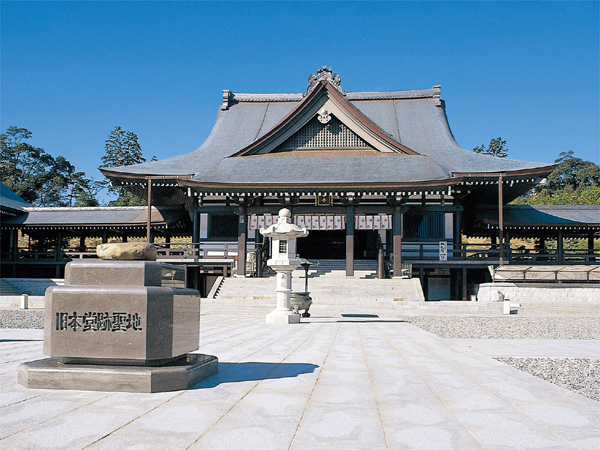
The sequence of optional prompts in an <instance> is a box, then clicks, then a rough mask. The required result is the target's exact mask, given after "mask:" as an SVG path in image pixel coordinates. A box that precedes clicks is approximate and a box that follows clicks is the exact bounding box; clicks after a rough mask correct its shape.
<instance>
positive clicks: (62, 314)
mask: <svg viewBox="0 0 600 450" xmlns="http://www.w3.org/2000/svg"><path fill="white" fill-rule="evenodd" d="M109 245H111V246H116V247H117V248H110V247H109V248H107V247H106V244H105V245H104V246H102V248H99V249H98V254H99V256H101V258H104V259H101V260H78V261H72V262H69V263H68V264H67V266H66V267H65V284H64V286H52V287H50V288H48V289H47V290H46V299H45V301H46V304H45V318H44V353H45V354H46V355H48V356H51V358H48V359H43V360H39V361H32V362H27V363H23V364H21V365H20V366H19V384H21V385H22V386H25V387H27V388H32V389H78V390H92V391H121V392H163V391H173V390H180V389H187V388H188V387H191V386H193V385H195V384H197V383H198V382H200V381H202V380H204V379H206V378H208V377H210V376H212V375H214V374H216V373H217V370H218V360H217V358H216V357H215V356H210V355H202V354H195V353H190V352H193V351H196V350H198V346H199V340H200V294H199V292H198V291H196V290H194V289H186V288H185V286H184V273H183V268H181V267H177V266H173V265H171V264H165V263H160V262H157V261H154V260H153V259H156V251H155V249H154V250H153V249H152V248H149V247H148V248H141V247H144V246H150V247H153V246H151V244H139V243H135V246H134V247H132V248H131V249H127V248H126V247H127V245H128V244H109ZM129 247H131V244H129ZM132 255H133V256H132ZM135 255H137V256H135ZM133 258H138V259H137V260H135V259H133ZM139 258H144V259H139Z"/></svg>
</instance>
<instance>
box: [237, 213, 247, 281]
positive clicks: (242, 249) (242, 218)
mask: <svg viewBox="0 0 600 450" xmlns="http://www.w3.org/2000/svg"><path fill="white" fill-rule="evenodd" d="M247 225H248V222H247V220H246V207H245V206H241V207H240V212H239V220H238V277H245V276H246V245H247V244H248V229H247V228H248V226H247Z"/></svg>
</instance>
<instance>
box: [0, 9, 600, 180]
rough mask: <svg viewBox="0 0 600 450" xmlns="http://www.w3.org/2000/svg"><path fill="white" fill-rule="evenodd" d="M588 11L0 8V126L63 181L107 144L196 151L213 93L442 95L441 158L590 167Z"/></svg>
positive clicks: (161, 153)
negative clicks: (18, 131)
mask: <svg viewBox="0 0 600 450" xmlns="http://www.w3.org/2000/svg"><path fill="white" fill-rule="evenodd" d="M598 6H599V2H596V1H590V2H573V1H567V2H543V1H542V2H452V1H448V2H360V1H358V2H327V1H318V2H178V1H170V2H138V1H135V2H124V1H97V2H79V1H70V2H11V1H5V0H3V1H2V2H1V6H0V7H1V38H2V40H1V51H2V53H1V63H2V67H1V118H0V128H1V130H2V132H4V131H5V130H6V129H7V128H8V127H9V126H11V125H14V126H18V127H24V128H27V129H28V130H30V131H31V132H32V133H33V139H32V140H31V141H30V142H31V143H32V144H33V145H35V146H38V147H42V148H43V149H44V150H45V151H46V152H48V153H50V154H51V155H53V156H54V157H57V156H59V155H61V156H64V157H66V158H67V159H68V160H69V161H70V162H71V163H72V164H74V165H75V167H76V168H77V170H81V171H85V172H86V174H87V175H88V176H91V177H94V178H95V179H101V178H102V176H101V174H100V172H99V171H98V170H97V167H98V166H99V165H100V164H101V158H102V156H103V155H104V143H105V141H106V139H107V138H108V135H109V133H110V132H111V130H112V129H114V127H115V126H117V125H119V126H121V127H122V128H124V129H126V130H131V131H133V132H135V133H136V134H137V135H138V137H139V142H140V144H141V146H142V148H143V150H144V156H145V157H146V158H147V159H150V158H152V157H153V156H156V157H158V158H159V159H162V158H167V157H170V156H176V155H179V154H183V153H187V152H190V151H193V150H194V149H196V148H197V147H198V146H200V144H202V142H203V141H204V139H205V138H206V136H207V135H208V133H209V132H210V129H211V128H212V126H213V124H214V121H215V118H216V115H217V112H218V107H219V105H220V103H221V102H222V90H223V89H231V90H233V91H234V92H257V93H260V92H265V93H266V92H303V91H304V90H305V89H306V86H307V79H308V76H309V75H310V74H311V73H316V69H317V67H319V66H321V65H323V64H327V65H328V66H331V67H332V68H333V70H334V72H337V73H339V74H340V76H341V79H342V87H343V88H344V90H345V91H347V92H353V91H377V90H404V89H424V88H430V87H432V86H434V85H438V84H439V85H441V86H442V91H441V92H442V98H443V99H444V100H445V101H446V111H447V114H448V118H449V122H450V126H451V128H452V131H453V133H454V136H455V138H456V140H457V142H458V143H459V144H460V145H461V146H462V147H463V148H465V149H468V150H471V149H472V148H473V147H475V146H477V145H481V144H486V145H487V144H488V143H489V142H490V140H491V139H492V138H496V137H499V136H500V137H502V139H504V140H506V141H507V147H508V149H509V157H510V158H514V159H520V160H527V161H539V162H548V163H550V162H553V161H554V160H555V159H556V158H557V157H558V155H559V153H560V152H563V151H567V150H573V151H574V153H575V155H576V156H578V157H580V158H582V159H585V160H591V161H594V162H595V163H599V162H600V151H599V122H600V117H599V95H600V94H599V66H600V63H599V43H598V41H599V32H600V30H599V8H598Z"/></svg>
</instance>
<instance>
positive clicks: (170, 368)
mask: <svg viewBox="0 0 600 450" xmlns="http://www.w3.org/2000/svg"><path fill="white" fill-rule="evenodd" d="M217 372H218V359H217V357H216V356H211V355H202V354H195V353H189V354H187V356H185V357H184V358H181V359H180V360H178V361H176V362H174V363H171V364H168V365H165V366H159V367H150V366H125V365H110V364H63V363H61V362H59V361H58V360H57V359H56V358H47V359H40V360H38V361H30V362H26V363H23V364H21V365H19V384H20V385H21V386H24V387H26V388H29V389H73V390H82V391H111V392H146V393H150V392H166V391H179V390H184V389H188V388H190V387H192V386H194V385H196V384H198V383H199V382H201V381H203V380H205V379H207V378H209V377H211V376H213V375H215V374H216V373H217Z"/></svg>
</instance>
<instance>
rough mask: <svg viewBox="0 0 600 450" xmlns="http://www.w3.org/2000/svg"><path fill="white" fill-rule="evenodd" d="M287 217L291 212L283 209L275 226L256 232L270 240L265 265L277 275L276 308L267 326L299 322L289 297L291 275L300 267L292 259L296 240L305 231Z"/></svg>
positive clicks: (298, 315)
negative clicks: (268, 256) (267, 258)
mask: <svg viewBox="0 0 600 450" xmlns="http://www.w3.org/2000/svg"><path fill="white" fill-rule="evenodd" d="M291 217H292V213H291V211H290V210H289V209H286V208H283V209H282V210H280V211H279V218H278V219H277V223H275V224H273V225H271V226H270V227H268V228H261V229H260V234H262V235H263V236H266V237H270V238H271V259H269V260H268V261H267V264H268V265H269V267H271V268H272V269H273V270H275V272H277V289H275V292H277V308H276V309H274V310H273V311H271V312H270V313H269V314H267V323H279V324H288V323H299V322H300V314H298V313H294V311H293V310H292V308H290V293H291V292H292V272H293V271H294V269H296V268H298V267H300V264H301V260H300V259H299V258H298V257H297V255H296V239H298V238H302V237H305V236H308V230H307V229H306V228H300V227H298V226H297V225H295V224H293V223H292V219H291Z"/></svg>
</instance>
